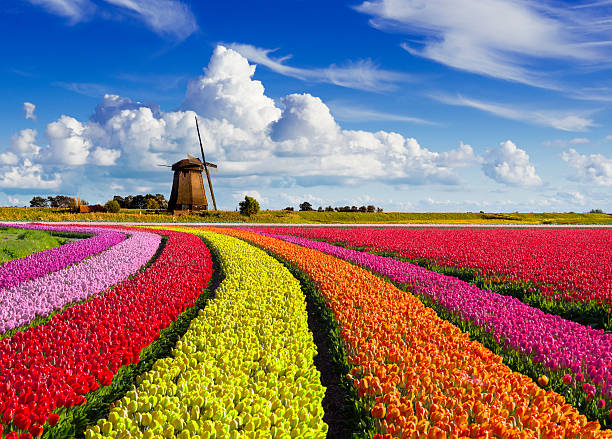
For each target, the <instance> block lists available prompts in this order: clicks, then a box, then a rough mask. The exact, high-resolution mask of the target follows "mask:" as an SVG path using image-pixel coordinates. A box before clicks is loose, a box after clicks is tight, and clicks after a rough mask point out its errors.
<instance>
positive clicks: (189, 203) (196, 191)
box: [160, 117, 217, 213]
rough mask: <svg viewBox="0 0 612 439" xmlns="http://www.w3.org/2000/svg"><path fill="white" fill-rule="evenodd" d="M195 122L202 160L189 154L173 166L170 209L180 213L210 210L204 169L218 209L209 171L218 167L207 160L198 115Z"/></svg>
mask: <svg viewBox="0 0 612 439" xmlns="http://www.w3.org/2000/svg"><path fill="white" fill-rule="evenodd" d="M195 122H196V129H197V132H198V140H199V142H200V152H201V153H202V160H200V159H198V158H196V157H194V156H192V155H189V154H187V158H186V159H183V160H179V161H178V162H176V163H174V164H173V165H172V166H171V168H172V170H173V171H174V180H173V181H172V192H171V193H170V201H169V202H168V210H170V211H171V212H176V213H180V212H189V211H191V212H197V211H200V210H208V200H207V199H206V191H204V180H203V178H202V171H204V172H205V173H206V180H207V181H208V188H209V190H210V196H211V198H212V202H213V207H214V209H215V210H217V202H216V201H215V193H214V192H213V188H212V182H211V181H210V172H209V169H210V168H213V169H214V168H216V167H217V165H215V164H214V163H208V162H207V161H206V158H205V157H204V146H203V145H202V138H201V137H200V127H199V126H198V118H197V117H196V118H195ZM160 166H168V165H160Z"/></svg>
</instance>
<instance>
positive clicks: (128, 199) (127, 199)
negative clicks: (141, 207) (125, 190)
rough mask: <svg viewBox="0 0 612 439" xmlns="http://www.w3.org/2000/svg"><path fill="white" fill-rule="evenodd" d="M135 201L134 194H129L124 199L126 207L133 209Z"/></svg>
mask: <svg viewBox="0 0 612 439" xmlns="http://www.w3.org/2000/svg"><path fill="white" fill-rule="evenodd" d="M133 202H134V196H133V195H128V196H127V197H125V199H124V200H123V203H124V205H123V207H125V208H126V209H132V203H133Z"/></svg>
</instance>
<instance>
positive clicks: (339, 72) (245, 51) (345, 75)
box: [228, 43, 412, 91]
mask: <svg viewBox="0 0 612 439" xmlns="http://www.w3.org/2000/svg"><path fill="white" fill-rule="evenodd" d="M228 47H230V48H231V49H233V50H235V51H236V52H238V53H240V54H241V55H242V56H244V57H245V58H247V59H248V60H249V61H252V62H255V63H257V64H261V65H264V66H266V67H268V68H269V69H270V70H273V71H275V72H276V73H280V74H281V75H285V76H290V77H292V78H297V79H302V80H309V81H315V82H326V83H329V84H334V85H338V86H340V87H347V88H354V89H358V90H369V91H383V90H390V89H394V88H395V87H396V85H395V84H397V83H401V82H406V81H409V80H411V79H412V77H411V76H410V75H407V74H405V73H400V72H394V71H390V70H384V69H380V68H379V67H378V66H376V65H375V64H374V63H373V62H372V61H370V60H360V61H357V62H351V63H349V64H347V65H346V66H337V65H335V64H332V65H331V66H329V67H325V68H313V69H305V68H299V67H291V66H288V65H287V64H285V62H286V61H287V60H288V59H289V58H291V56H285V57H281V58H272V57H271V56H270V53H272V52H275V51H276V50H275V49H263V48H260V47H255V46H252V45H250V44H238V43H232V44H229V45H228Z"/></svg>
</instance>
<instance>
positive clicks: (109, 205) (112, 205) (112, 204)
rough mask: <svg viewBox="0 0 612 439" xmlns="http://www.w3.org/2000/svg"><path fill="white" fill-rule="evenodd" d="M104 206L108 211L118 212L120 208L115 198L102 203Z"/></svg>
mask: <svg viewBox="0 0 612 439" xmlns="http://www.w3.org/2000/svg"><path fill="white" fill-rule="evenodd" d="M104 208H105V209H106V211H107V212H110V213H118V212H119V211H120V210H121V206H119V203H118V202H117V201H116V200H108V201H107V202H106V204H105V205H104Z"/></svg>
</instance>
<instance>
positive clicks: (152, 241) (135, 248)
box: [0, 232, 161, 333]
mask: <svg viewBox="0 0 612 439" xmlns="http://www.w3.org/2000/svg"><path fill="white" fill-rule="evenodd" d="M115 233H116V232H115ZM103 235H104V234H101V235H98V236H103ZM118 235H121V234H118ZM160 242H161V237H160V235H158V234H155V233H146V232H134V233H133V234H132V235H131V236H130V237H129V238H128V239H126V240H124V241H122V242H120V243H118V244H116V245H114V246H112V247H111V248H109V249H108V250H106V251H103V252H101V253H99V254H95V255H94V256H92V257H90V258H87V259H85V260H83V261H82V262H81V263H78V264H74V265H70V266H69V267H67V268H64V269H62V270H58V271H55V272H53V273H50V274H48V275H47V276H43V277H39V278H37V279H33V280H28V281H25V282H23V283H22V284H20V285H18V286H14V287H12V288H8V289H6V290H5V291H3V292H2V299H1V301H0V333H3V332H5V331H8V330H10V329H13V328H17V327H19V326H22V325H25V324H27V323H29V322H31V321H32V320H33V319H35V318H36V317H37V316H39V317H45V316H47V315H49V314H51V313H52V312H53V311H56V310H59V309H61V308H62V307H63V306H64V305H66V304H68V303H72V302H78V301H82V300H85V299H87V298H89V297H91V296H93V295H95V294H98V293H100V292H102V291H104V290H106V289H107V288H109V287H111V286H112V285H115V284H117V283H118V282H121V281H123V280H125V279H127V278H128V277H129V276H130V275H131V274H134V273H136V272H137V271H138V270H139V269H140V268H142V267H143V266H144V265H145V264H146V263H147V262H148V261H149V260H150V259H151V258H152V257H153V255H155V252H156V251H157V249H158V248H159V244H160Z"/></svg>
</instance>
